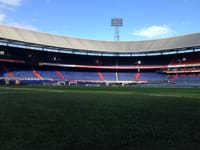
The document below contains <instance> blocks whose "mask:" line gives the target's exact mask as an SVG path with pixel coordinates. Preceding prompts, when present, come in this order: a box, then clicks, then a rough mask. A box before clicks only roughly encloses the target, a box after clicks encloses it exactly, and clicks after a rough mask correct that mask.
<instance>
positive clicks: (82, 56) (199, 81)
mask: <svg viewBox="0 0 200 150" xmlns="http://www.w3.org/2000/svg"><path fill="white" fill-rule="evenodd" d="M0 45H1V49H0V63H1V72H0V77H1V78H0V79H1V84H22V85H23V84H64V85H65V84H67V85H94V86H100V85H107V86H109V85H122V86H125V85H159V86H170V85H172V86H199V85H200V59H199V58H200V33H194V34H190V35H184V36H177V37H172V38H166V39H159V40H148V41H123V42H122V41H96V40H86V39H79V38H71V37H63V36H56V35H51V34H47V33H39V32H34V31H29V30H23V29H18V28H14V27H8V26H3V25H1V26H0ZM19 54H20V55H19Z"/></svg>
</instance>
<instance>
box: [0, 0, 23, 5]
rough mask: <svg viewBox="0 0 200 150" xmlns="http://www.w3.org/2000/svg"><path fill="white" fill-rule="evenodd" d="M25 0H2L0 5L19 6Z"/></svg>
mask: <svg viewBox="0 0 200 150" xmlns="http://www.w3.org/2000/svg"><path fill="white" fill-rule="evenodd" d="M22 1H23V0H0V5H4V6H19V5H20V4H21V3H22Z"/></svg>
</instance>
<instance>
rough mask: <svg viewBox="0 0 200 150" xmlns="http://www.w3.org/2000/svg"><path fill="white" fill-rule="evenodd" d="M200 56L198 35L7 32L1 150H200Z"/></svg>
mask: <svg viewBox="0 0 200 150" xmlns="http://www.w3.org/2000/svg"><path fill="white" fill-rule="evenodd" d="M199 58H200V33H194V34H189V35H184V36H177V37H171V38H165V39H158V40H147V41H97V40H87V39H80V38H72V37H64V36H57V35H52V34H48V33H40V32H36V31H31V30H25V29H20V28H15V27H10V26H4V25H0V121H1V123H0V149H2V150H37V149H41V150H63V149H72V150H73V149H74V150H77V149H78V150H79V149H80V150H81V149H83V150H85V149H87V150H111V149H114V150H122V149H125V150H133V149H134V150H147V149H148V150H149V149H152V150H161V149H162V150H176V149H182V150H188V149H190V150H198V149H200V141H199V139H200V134H199V133H200V120H199V117H200V109H199V108H200V101H199V100H200V99H199V98H200V93H199V86H200V59H199ZM58 85H59V86H58Z"/></svg>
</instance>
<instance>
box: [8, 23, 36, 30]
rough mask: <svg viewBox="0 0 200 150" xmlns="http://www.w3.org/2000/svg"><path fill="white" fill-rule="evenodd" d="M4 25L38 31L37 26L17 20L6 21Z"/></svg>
mask: <svg viewBox="0 0 200 150" xmlns="http://www.w3.org/2000/svg"><path fill="white" fill-rule="evenodd" d="M6 25H8V26H12V27H16V28H21V29H28V30H33V31H38V28H37V27H35V26H33V25H31V24H22V23H18V22H11V23H7V24H6Z"/></svg>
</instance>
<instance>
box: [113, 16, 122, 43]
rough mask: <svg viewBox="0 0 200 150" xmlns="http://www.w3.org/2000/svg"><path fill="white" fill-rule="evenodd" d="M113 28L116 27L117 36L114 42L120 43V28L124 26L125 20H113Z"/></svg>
mask: <svg viewBox="0 0 200 150" xmlns="http://www.w3.org/2000/svg"><path fill="white" fill-rule="evenodd" d="M111 26H112V27H115V36H114V40H115V41H119V39H120V35H119V27H122V26H123V19H122V18H112V19H111Z"/></svg>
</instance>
